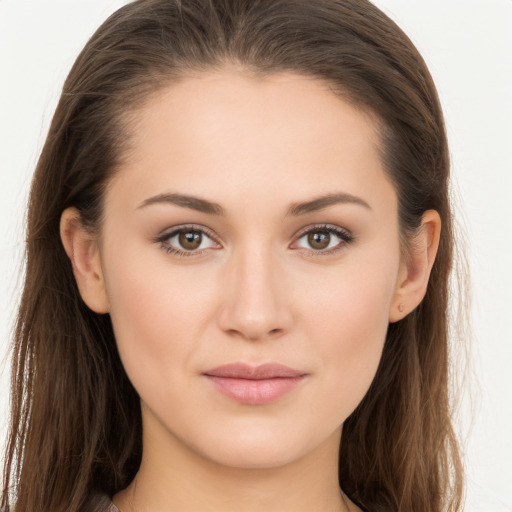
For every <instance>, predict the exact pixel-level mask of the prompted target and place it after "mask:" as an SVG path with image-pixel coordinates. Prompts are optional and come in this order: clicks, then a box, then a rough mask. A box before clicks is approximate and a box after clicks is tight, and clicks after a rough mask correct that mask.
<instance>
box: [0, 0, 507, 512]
mask: <svg viewBox="0 0 512 512" xmlns="http://www.w3.org/2000/svg"><path fill="white" fill-rule="evenodd" d="M124 3H125V2H123V1H121V0H73V1H69V0H45V1H44V2H37V1H35V0H1V1H0V240H1V241H2V249H1V252H0V273H1V276H2V278H1V281H0V436H1V439H2V440H3V439H4V437H5V432H6V423H7V407H8V405H7V404H8V359H7V356H6V353H7V349H8V343H9V336H10V329H11V326H12V320H13V316H14V311H15V307H16V301H17V298H18V294H19V291H20V280H19V270H18V269H19V268H20V265H21V258H22V252H23V214H24V209H25V203H26V197H27V191H28V187H29V184H30V177H31V174H32V172H33V169H34V166H35V163H36V161H37V157H38V155H39V152H40V150H41V147H42V144H43V141H44V137H45V134H46V131H47V128H48V125H49V122H50V119H51V116H52V113H53V110H54V108H55V105H56V103H57V100H58V96H59V92H60V88H61V87H62V83H63V81H64V79H65V76H66V74H67V72H68V70H69V68H70V67H71V65H72V63H73V61H74V59H75V57H76V56H77V54H78V52H79V51H80V49H81V48H82V46H83V45H84V44H85V42H86V41H87V39H88V38H89V36H90V35H92V33H93V31H94V30H95V29H96V28H97V27H98V26H99V25H100V23H101V22H102V21H103V20H104V19H105V18H106V17H107V15H108V14H110V13H111V12H112V11H114V10H115V9H116V8H118V7H120V6H121V5H122V4H124ZM375 3H376V4H377V5H378V6H379V7H381V8H382V9H383V10H384V11H385V12H386V13H388V14H389V15H390V16H391V17H392V18H393V19H394V20H395V21H397V22H398V24H399V25H400V26H401V27H402V28H403V29H404V30H405V31H406V32H407V33H408V34H409V36H410V37H411V38H412V40H413V41H414V43H415V44H416V45H417V47H418V49H419V50H420V52H421V53H422V54H423V56H424V58H425V60H426V61H427V64H428V65H429V67H430V70H431V72H432V74H433V76H434V79H435V81H436V83H437V86H438V89H439V93H440V96H441V101H442V103H443V107H444V109H445V116H446V121H447V127H448V133H449V139H450V144H451V154H452V162H453V175H454V192H455V195H456V196H457V197H458V208H457V209H458V214H459V221H460V222H461V223H462V224H464V229H465V232H466V238H467V246H466V256H467V258H468V260H469V262H470V267H471V273H472V283H473V284H472V289H473V307H472V312H471V315H470V317H471V320H472V325H473V333H474V334H473V348H472V358H471V362H472V366H473V367H474V372H475V374H476V377H477V379H476V380H475V379H474V378H472V379H470V380H471V382H472V383H473V384H472V386H471V387H472V396H473V397H474V400H473V401H472V402H470V401H468V400H467V398H466V400H465V402H464V404H465V407H464V409H463V411H464V412H463V415H462V420H461V421H460V424H461V426H462V427H461V429H462V431H463V432H462V433H463V434H464V436H465V437H466V436H467V435H468V432H469V436H468V438H467V441H466V442H465V443H464V451H465V453H466V465H467V471H468V494H467V504H466V508H465V510H466V511H467V512H480V511H481V512H505V511H509V512H510V511H512V435H511V433H512V399H511V395H512V323H511V313H512V299H511V293H512V257H511V253H512V227H511V223H512V215H511V204H512V156H511V146H512V121H511V120H512V1H511V0H487V1H485V2H483V1H482V0H464V1H463V2H462V1H458V0H429V1H428V2H427V1H425V0H375ZM476 381H478V384H477V385H476V384H475V383H476ZM473 402H475V403H476V406H475V407H473V409H474V412H473V414H472V415H471V414H470V413H469V411H470V409H471V407H470V404H471V403H473ZM469 425H472V428H471V430H468V426H469Z"/></svg>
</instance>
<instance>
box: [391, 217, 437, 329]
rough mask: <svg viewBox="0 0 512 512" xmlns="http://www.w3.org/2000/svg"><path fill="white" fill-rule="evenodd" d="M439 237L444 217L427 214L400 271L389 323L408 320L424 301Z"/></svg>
mask: <svg viewBox="0 0 512 512" xmlns="http://www.w3.org/2000/svg"><path fill="white" fill-rule="evenodd" d="M440 236H441V217H440V216H439V213H437V212H436V211H435V210H427V211H426V212H425V213H424V214H423V217H422V220H421V226H420V229H419V231H418V233H417V235H416V236H415V237H414V239H413V240H412V241H411V248H410V254H408V255H407V257H406V258H405V260H406V261H403V262H402V264H401V267H400V271H399V274H398V280H397V286H396V290H395V295H394V296H393V300H392V302H391V307H390V310H389V321H390V322H398V321H399V320H401V319H402V318H404V317H405V316H407V315H408V314H409V313H410V312H411V311H413V310H414V309H416V307H417V306H418V305H419V304H420V302H421V301H422V300H423V297H425V293H426V292H427V286H428V280H429V278H430V271H431V270H432V266H433V265H434V261H435V259H436V254H437V249H438V248H439V240H440Z"/></svg>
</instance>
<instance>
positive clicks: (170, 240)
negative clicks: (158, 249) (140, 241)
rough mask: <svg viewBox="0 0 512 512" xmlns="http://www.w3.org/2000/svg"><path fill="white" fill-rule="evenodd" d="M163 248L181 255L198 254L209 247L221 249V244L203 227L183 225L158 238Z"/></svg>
mask: <svg viewBox="0 0 512 512" xmlns="http://www.w3.org/2000/svg"><path fill="white" fill-rule="evenodd" d="M156 241H157V242H159V243H160V245H161V246H162V248H163V249H164V250H165V251H166V252H168V253H171V254H176V255H179V256H196V255H200V254H202V253H203V252H204V251H206V250H209V249H220V247H221V246H220V245H219V244H218V243H217V242H215V241H214V239H213V238H212V237H211V236H209V235H208V233H206V232H205V231H203V230H202V229H196V228H194V227H187V226H185V227H182V228H178V229H175V230H174V231H172V232H171V233H166V234H164V235H162V236H160V237H159V238H157V239H156Z"/></svg>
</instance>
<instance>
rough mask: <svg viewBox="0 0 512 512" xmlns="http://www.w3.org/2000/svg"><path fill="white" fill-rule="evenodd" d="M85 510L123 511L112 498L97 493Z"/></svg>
mask: <svg viewBox="0 0 512 512" xmlns="http://www.w3.org/2000/svg"><path fill="white" fill-rule="evenodd" d="M84 512H121V511H120V510H119V509H118V508H117V507H116V506H115V505H114V504H113V503H112V500H111V499H110V498H109V497H108V496H107V495H104V494H101V495H99V494H96V495H94V496H93V497H92V498H91V501H90V502H89V504H88V507H87V508H86V510H85V511H84Z"/></svg>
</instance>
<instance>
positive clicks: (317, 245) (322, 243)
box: [308, 231, 331, 249]
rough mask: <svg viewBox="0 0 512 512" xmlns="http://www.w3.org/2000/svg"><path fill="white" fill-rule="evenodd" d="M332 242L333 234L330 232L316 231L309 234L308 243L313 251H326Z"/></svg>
mask: <svg viewBox="0 0 512 512" xmlns="http://www.w3.org/2000/svg"><path fill="white" fill-rule="evenodd" d="M330 241H331V234H330V233H329V232H328V231H314V232H312V233H309V234H308V243H309V245H310V246H311V247H312V248H313V249H325V248H326V247H328V246H329V242H330Z"/></svg>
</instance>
